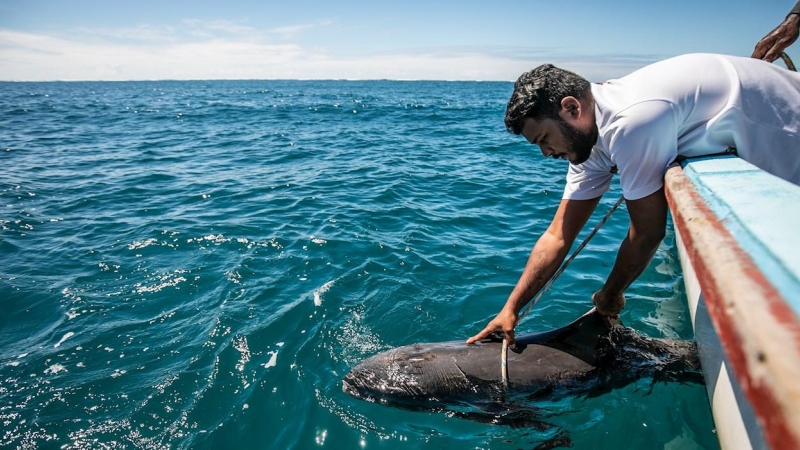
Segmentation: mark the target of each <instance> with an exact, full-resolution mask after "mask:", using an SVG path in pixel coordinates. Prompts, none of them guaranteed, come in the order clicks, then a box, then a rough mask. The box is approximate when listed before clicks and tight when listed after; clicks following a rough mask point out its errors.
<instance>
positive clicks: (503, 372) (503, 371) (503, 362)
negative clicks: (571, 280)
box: [500, 196, 624, 389]
mask: <svg viewBox="0 0 800 450" xmlns="http://www.w3.org/2000/svg"><path fill="white" fill-rule="evenodd" d="M623 199H624V197H623V196H620V197H619V199H618V200H617V202H616V203H614V206H612V207H611V209H609V210H608V212H607V213H606V215H605V216H603V218H602V219H600V221H599V222H597V225H595V226H594V229H592V231H591V232H590V233H589V235H588V236H586V238H585V239H584V240H583V242H581V245H579V246H578V248H576V249H575V251H574V252H572V255H570V257H569V259H567V260H566V261H564V264H562V265H561V267H559V268H558V270H556V272H555V273H554V274H553V276H551V277H550V279H549V280H547V283H545V285H544V286H542V288H541V289H540V290H539V292H538V293H537V294H536V296H535V297H534V298H533V300H531V302H530V303H528V306H527V307H526V308H525V310H524V311H523V312H522V314H521V315H520V316H519V319H517V323H519V322H521V321H522V319H523V318H524V317H525V316H526V315H527V314H528V312H529V311H530V310H531V308H533V307H534V305H536V304H537V303H539V300H541V299H542V297H543V296H544V294H546V293H547V291H549V290H550V286H552V285H553V282H555V281H556V279H557V278H558V277H559V276H560V275H561V274H562V273H564V270H566V269H567V266H569V265H570V263H571V262H572V260H574V259H575V257H576V256H578V253H580V251H581V250H583V248H584V247H586V244H588V243H589V241H590V240H591V239H592V238H593V237H594V235H595V234H597V232H598V231H600V227H602V226H603V225H604V224H605V223H606V221H607V220H608V218H609V217H611V214H613V213H614V211H616V210H617V208H618V207H619V205H620V204H622V200H623ZM500 352H501V353H500V376H501V379H502V382H503V388H504V389H508V340H507V339H506V338H503V348H502V350H501V351H500Z"/></svg>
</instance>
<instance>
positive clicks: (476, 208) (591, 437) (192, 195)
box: [0, 81, 718, 449]
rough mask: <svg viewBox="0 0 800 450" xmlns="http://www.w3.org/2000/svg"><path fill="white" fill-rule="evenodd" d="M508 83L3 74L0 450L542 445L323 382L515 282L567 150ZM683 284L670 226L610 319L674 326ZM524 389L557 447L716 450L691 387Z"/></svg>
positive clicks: (563, 300) (534, 434)
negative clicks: (552, 142) (547, 138)
mask: <svg viewBox="0 0 800 450" xmlns="http://www.w3.org/2000/svg"><path fill="white" fill-rule="evenodd" d="M511 87H512V86H511V84H510V83H475V82H463V83H461V82H446V83H445V82H393V81H373V82H347V81H314V82H310V81H309V82H304V81H235V82H233V81H213V82H205V81H196V82H135V83H41V84H40V83H0V162H1V163H2V167H3V169H2V171H0V255H2V261H3V263H2V265H0V299H1V300H2V303H1V304H2V310H0V311H2V314H0V328H1V329H2V331H3V332H2V334H0V422H2V427H1V428H0V429H2V431H0V447H5V448H70V449H83V448H270V449H271V448H275V449H283V448H287V449H288V448H296V449H315V448H363V449H369V448H380V449H393V448H402V449H410V448H441V449H451V448H453V449H455V448H458V449H467V448H469V449H488V448H492V449H506V448H508V449H516V448H532V447H535V446H536V445H537V444H538V443H540V442H542V441H544V440H546V439H548V438H549V437H552V433H551V432H548V431H543V432H542V431H536V430H531V429H517V428H509V427H504V426H497V425H490V424H483V423H477V422H472V421H468V420H464V419H460V418H456V417H450V416H447V415H445V414H440V413H434V412H430V413H425V412H410V411H404V410H399V409H394V408H390V407H387V406H383V405H379V404H374V403H369V402H364V401H360V400H357V399H354V398H351V397H349V396H347V395H346V394H345V393H343V392H342V389H341V377H342V376H343V375H344V374H345V373H346V372H347V371H348V369H349V367H351V366H352V365H354V364H356V363H357V362H359V361H361V360H362V359H364V358H366V357H368V356H370V355H372V354H375V353H377V352H379V351H383V350H386V349H389V348H391V347H395V346H399V345H405V344H410V343H414V342H432V341H445V340H452V339H466V338H467V337H469V336H471V335H472V334H475V333H476V332H477V331H479V330H480V329H481V328H482V327H483V326H484V325H485V322H486V321H487V320H488V319H490V318H491V317H493V316H494V314H495V313H496V312H497V311H498V310H499V308H500V306H501V305H502V303H503V302H504V301H505V298H506V296H507V295H508V293H509V292H510V290H511V288H512V287H513V285H514V283H515V282H516V280H517V277H518V276H519V273H520V271H521V269H522V267H523V266H524V264H525V260H526V258H527V255H528V252H529V250H530V247H531V246H532V245H533V243H534V241H535V239H536V238H537V237H538V235H539V234H540V233H542V231H543V230H544V228H545V227H546V226H547V224H548V222H549V219H550V217H551V216H552V214H553V213H554V211H555V208H556V206H557V204H558V201H559V198H560V192H561V190H562V187H563V178H564V176H563V174H564V172H565V170H566V163H565V162H564V161H554V160H546V159H545V158H543V157H542V156H541V154H540V153H539V152H538V151H535V150H534V149H533V148H532V147H531V146H529V145H527V144H526V143H525V142H524V140H522V139H521V138H519V137H515V136H512V135H509V134H508V133H506V132H505V129H504V127H503V124H502V114H503V110H504V107H505V102H506V100H507V98H508V95H509V94H510V90H511ZM618 196H619V188H618V187H617V186H615V187H614V190H613V192H611V193H609V194H608V195H607V196H606V197H607V198H605V199H604V200H603V201H602V202H601V205H600V207H599V208H598V211H597V212H596V214H595V217H594V218H593V219H592V220H593V221H595V220H597V218H599V216H602V214H604V213H605V211H606V210H607V209H608V207H609V206H610V205H611V204H613V202H614V201H615V199H616V198H617V197H618ZM587 228H588V227H587ZM626 229H627V213H626V211H625V210H624V207H622V208H621V209H620V210H619V211H617V212H616V213H615V215H614V216H613V217H612V218H611V219H610V220H609V222H608V223H607V224H606V225H605V227H604V228H603V230H602V232H601V233H600V234H599V235H597V236H596V237H595V238H594V239H593V240H592V242H591V243H590V245H589V246H588V247H587V248H586V249H585V250H584V251H583V252H582V253H581V255H580V256H579V257H578V258H577V259H576V260H575V262H574V263H573V264H572V266H571V267H570V269H569V270H567V272H565V273H564V275H562V276H561V278H559V280H558V281H557V282H556V283H555V285H554V286H553V288H552V289H551V291H550V292H549V294H548V295H547V296H546V297H545V298H544V299H543V300H542V301H541V302H540V303H539V304H538V305H537V306H536V308H534V309H533V311H532V312H531V313H530V315H529V316H528V318H526V320H525V321H523V322H522V324H521V325H520V327H519V332H529V331H538V330H542V329H545V328H551V327H558V326H562V325H564V324H566V323H568V322H570V321H571V320H573V319H574V318H576V317H577V316H578V315H579V314H582V313H583V312H585V311H586V310H587V309H588V306H589V303H590V302H589V297H590V295H591V293H592V292H594V290H596V289H597V288H598V287H599V286H600V284H601V283H602V281H603V280H604V277H605V276H606V274H607V273H608V271H609V270H610V267H611V264H612V262H613V257H614V255H615V253H616V248H617V245H618V243H619V242H620V240H621V239H622V236H624V234H625V231H626ZM586 231H587V232H588V229H587V230H586ZM584 234H585V233H584ZM683 296H684V292H683V287H682V279H681V277H680V268H679V262H678V259H677V252H676V249H675V245H674V236H673V234H672V233H671V231H670V232H669V233H668V236H667V239H666V240H665V241H664V243H663V244H662V246H661V247H660V248H659V250H658V253H657V254H656V256H655V260H654V261H653V263H652V264H651V265H650V267H649V268H648V269H647V271H646V272H645V273H644V274H643V275H642V276H641V277H640V279H639V280H638V281H637V282H636V283H635V284H634V285H633V286H632V287H631V288H630V289H629V291H628V305H629V306H628V307H627V308H626V310H625V311H624V312H623V314H622V319H623V321H624V322H625V323H626V324H627V325H628V326H631V327H633V328H634V329H636V330H637V331H639V332H641V333H644V334H647V335H650V336H656V337H670V338H684V339H689V338H691V337H692V330H691V324H690V320H689V315H688V310H687V309H686V306H685V305H684V303H683ZM535 406H537V407H542V408H546V410H547V411H549V413H548V414H547V416H548V417H547V419H546V420H547V421H548V422H549V423H552V424H554V425H556V426H558V427H561V428H564V429H565V430H568V431H569V433H570V436H571V439H572V441H573V446H574V447H573V448H592V449H605V448H608V449H617V448H647V449H650V448H674V449H678V448H680V449H684V448H716V447H718V444H717V441H716V436H715V434H714V425H713V421H712V419H711V414H710V411H709V407H708V399H707V395H706V393H705V387H704V386H700V385H681V384H677V383H672V384H664V383H658V384H652V381H651V380H641V381H640V382H637V383H634V384H633V385H630V386H627V387H625V388H623V389H619V390H616V391H613V392H611V393H609V394H607V395H603V396H600V397H597V398H568V399H565V400H559V401H552V402H544V403H541V404H537V405H535Z"/></svg>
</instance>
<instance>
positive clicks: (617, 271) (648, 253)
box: [603, 233, 662, 296]
mask: <svg viewBox="0 0 800 450" xmlns="http://www.w3.org/2000/svg"><path fill="white" fill-rule="evenodd" d="M630 234H631V233H629V234H628V236H627V237H626V238H625V240H624V241H622V245H620V248H619V253H617V260H616V261H615V262H614V267H613V268H612V269H611V273H610V274H609V275H608V279H607V280H606V283H605V285H604V286H603V293H604V294H605V295H608V296H616V295H620V294H622V292H623V291H625V289H627V288H628V286H630V285H631V283H633V281H634V280H636V278H638V277H639V275H641V274H642V272H644V269H645V268H646V267H647V265H648V264H650V261H651V260H652V259H653V255H654V254H655V253H656V250H657V249H658V245H659V244H660V243H661V239H662V235H661V234H654V235H652V236H640V237H638V238H631V235H630Z"/></svg>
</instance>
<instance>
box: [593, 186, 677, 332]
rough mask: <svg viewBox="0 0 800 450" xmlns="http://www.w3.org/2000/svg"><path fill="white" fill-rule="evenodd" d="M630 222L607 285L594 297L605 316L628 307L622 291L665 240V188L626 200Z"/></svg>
mask: <svg viewBox="0 0 800 450" xmlns="http://www.w3.org/2000/svg"><path fill="white" fill-rule="evenodd" d="M625 203H626V205H627V207H628V214H629V215H630V218H631V223H630V228H629V229H628V235H627V236H626V237H625V239H624V240H623V241H622V245H621V246H620V248H619V253H617V260H616V261H615V262H614V267H613V268H612V269H611V273H610V274H609V275H608V279H607V280H606V283H605V285H604V286H603V288H602V289H601V290H599V291H597V292H596V293H595V294H594V295H593V296H592V301H593V302H594V304H595V306H597V310H598V311H599V312H600V313H601V314H603V315H606V316H615V315H617V314H619V312H620V311H621V310H622V308H623V307H624V306H625V297H624V295H623V291H625V289H627V287H628V286H630V284H631V283H633V281H634V280H635V279H636V278H638V277H639V275H641V274H642V272H643V271H644V269H645V268H646V267H647V265H648V264H649V263H650V260H651V259H653V255H654V254H655V252H656V249H658V245H659V244H660V243H661V241H662V240H663V239H664V233H665V229H666V226H667V199H666V197H665V196H664V188H661V189H659V190H658V191H656V192H654V193H652V194H650V195H648V196H647V197H644V198H641V199H639V200H626V202H625Z"/></svg>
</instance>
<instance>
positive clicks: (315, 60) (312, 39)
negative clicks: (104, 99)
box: [0, 0, 800, 82]
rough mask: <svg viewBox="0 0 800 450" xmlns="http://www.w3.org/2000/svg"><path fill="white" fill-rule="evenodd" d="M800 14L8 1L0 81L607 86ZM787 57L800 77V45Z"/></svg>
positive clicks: (656, 5)
mask: <svg viewBox="0 0 800 450" xmlns="http://www.w3.org/2000/svg"><path fill="white" fill-rule="evenodd" d="M794 3H795V0H730V1H727V2H722V1H719V0H709V1H697V0H694V1H684V0H673V1H669V2H664V1H658V2H656V1H652V2H650V1H643V0H621V1H614V0H609V1H606V2H602V1H583V0H573V1H538V0H527V1H526V0H517V1H515V2H507V1H501V0H495V1H488V0H483V1H477V0H476V1H473V0H459V1H451V0H424V1H417V0H403V1H382V0H372V1H353V0H339V1H337V0H327V1H314V0H297V1H292V0H283V1H272V0H262V1H255V0H241V1H240V0H226V1H224V2H223V1H210V0H192V1H184V0H171V1H167V0H163V1H156V0H133V1H114V0H103V1H99V0H58V1H56V0H0V80H3V81H51V80H163V79H174V80H187V79H188V80H198V79H401V80H409V79H413V80H418V79H424V80H502V81H513V80H515V79H516V78H517V77H518V76H519V75H520V74H521V73H522V72H524V71H527V70H530V69H532V68H534V67H536V66H537V65H539V64H543V63H553V64H555V65H557V66H559V67H562V68H565V69H568V70H572V71H574V72H577V73H579V74H581V75H583V76H584V77H586V78H587V79H589V80H590V81H595V82H598V81H604V80H607V79H611V78H616V77H620V76H623V75H625V74H627V73H629V72H631V71H633V70H635V69H637V68H639V67H642V66H644V65H646V64H649V63H651V62H655V61H658V60H661V59H665V58H668V57H671V56H675V55H679V54H683V53H695V52H710V53H726V54H732V55H741V56H749V55H750V54H751V53H752V50H753V47H754V46H755V44H756V42H758V40H759V39H761V37H763V36H764V35H765V34H767V33H768V32H769V31H770V30H772V29H773V28H774V27H775V26H777V25H778V24H779V23H780V22H781V21H782V20H783V19H784V17H785V16H786V14H787V13H788V12H789V10H790V9H791V8H792V6H793V5H794ZM788 53H789V55H790V56H791V57H792V58H793V59H794V61H795V63H796V64H800V42H798V43H796V44H795V45H794V46H793V47H791V48H790V49H789V51H788ZM776 64H782V63H780V62H777V63H776Z"/></svg>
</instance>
